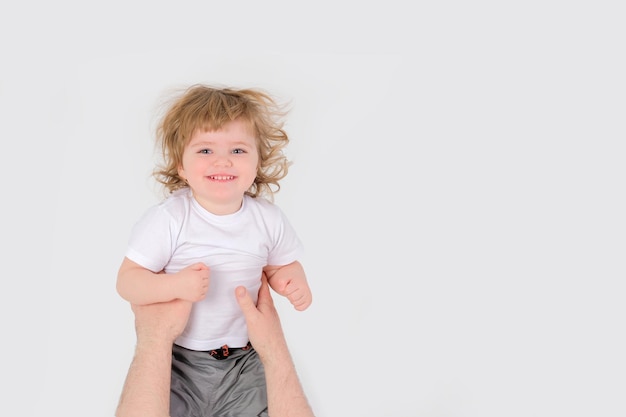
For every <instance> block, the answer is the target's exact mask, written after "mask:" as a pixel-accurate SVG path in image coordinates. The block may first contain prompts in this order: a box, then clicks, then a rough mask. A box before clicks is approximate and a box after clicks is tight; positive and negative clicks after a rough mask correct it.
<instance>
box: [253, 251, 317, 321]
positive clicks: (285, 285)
mask: <svg viewBox="0 0 626 417" xmlns="http://www.w3.org/2000/svg"><path fill="white" fill-rule="evenodd" d="M263 272H265V275H266V276H267V281H268V283H269V284H270V287H272V289H273V290H274V291H276V292H277V293H278V294H280V295H282V296H284V297H287V299H288V300H289V302H291V304H292V305H293V306H294V308H295V309H296V310H298V311H302V310H306V309H307V308H308V307H309V306H310V305H311V302H312V301H313V295H312V294H311V289H310V288H309V284H308V282H307V279H306V275H305V273H304V268H302V265H301V264H300V262H298V261H295V262H292V263H290V264H287V265H282V266H279V265H268V266H266V267H265V268H263Z"/></svg>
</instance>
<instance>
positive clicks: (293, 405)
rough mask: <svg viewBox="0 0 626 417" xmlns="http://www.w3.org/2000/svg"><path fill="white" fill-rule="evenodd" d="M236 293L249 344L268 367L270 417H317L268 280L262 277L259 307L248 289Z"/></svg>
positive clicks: (266, 368) (238, 288)
mask: <svg viewBox="0 0 626 417" xmlns="http://www.w3.org/2000/svg"><path fill="white" fill-rule="evenodd" d="M235 293H236V295H237V302H238V303H239V306H240V307H241V310H242V311H243V313H244V314H245V316H246V322H247V324H248V332H249V337H250V342H251V343H252V346H253V347H254V349H255V350H256V351H257V353H258V354H259V357H260V358H261V362H262V363H263V367H264V368H265V379H266V382H267V396H268V398H267V399H268V413H269V415H270V416H271V417H314V414H313V410H312V409H311V406H310V405H309V402H308V400H307V398H306V395H305V394H304V390H303V389H302V385H301V383H300V380H299V378H298V375H297V373H296V368H295V365H294V363H293V360H292V358H291V354H290V353H289V349H288V348H287V342H286V340H285V335H284V333H283V329H282V326H281V323H280V318H279V317H278V312H277V311H276V308H275V307H274V301H273V300H272V296H271V294H270V290H269V287H268V284H267V280H266V279H265V278H263V282H262V284H261V288H260V289H259V298H258V302H257V305H256V306H255V305H254V302H253V301H252V298H250V295H249V294H248V293H247V291H246V289H245V287H237V288H236V290H235Z"/></svg>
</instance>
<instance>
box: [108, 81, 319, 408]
mask: <svg viewBox="0 0 626 417" xmlns="http://www.w3.org/2000/svg"><path fill="white" fill-rule="evenodd" d="M284 114H285V113H284V112H282V111H281V110H280V108H279V107H278V105H277V104H276V102H275V101H274V100H273V99H272V98H271V97H270V96H269V95H268V94H267V93H265V92H263V91H261V90H254V89H239V90H237V89H230V88H213V87H210V86H204V85H194V86H192V87H190V88H189V89H187V90H186V91H185V92H184V94H182V95H181V96H180V97H179V98H178V99H177V100H176V101H175V102H174V103H173V104H172V105H171V107H169V109H168V111H167V112H166V114H165V115H164V117H163V119H162V120H161V124H160V125H159V127H158V130H157V139H158V141H157V143H158V144H159V145H160V149H161V151H162V156H163V160H164V163H163V165H162V166H160V167H157V169H155V171H154V176H155V178H156V180H157V181H158V182H160V183H161V184H163V185H164V186H165V188H166V189H167V190H168V191H169V195H168V197H167V198H165V199H164V200H163V201H162V202H160V203H159V204H156V205H155V206H153V207H151V208H150V209H148V211H147V212H146V213H145V214H144V215H143V216H142V217H141V218H140V219H139V221H138V222H137V223H136V224H135V226H134V227H133V230H132V233H131V236H130V240H129V246H128V249H127V251H126V256H125V258H124V260H123V262H122V265H121V266H120V270H119V273H118V278H117V290H118V292H119V294H120V295H121V296H122V297H123V298H124V299H126V300H127V301H129V302H130V303H132V304H137V305H145V304H151V303H159V302H165V301H170V300H174V299H183V300H187V301H189V302H192V303H193V306H192V311H191V315H190V318H189V321H188V323H187V326H186V328H185V330H184V332H183V333H182V335H180V336H179V337H178V338H177V339H176V341H175V343H174V346H173V362H172V384H171V402H170V404H171V406H170V408H171V416H172V417H180V416H187V415H194V416H196V415H198V416H212V415H215V416H217V415H222V414H224V413H225V411H224V410H228V415H240V416H246V415H250V416H253V415H254V416H256V415H260V416H263V415H267V410H266V408H267V395H266V387H265V377H264V373H263V367H262V365H261V362H260V360H259V358H258V356H257V354H256V352H255V350H254V347H253V346H251V345H250V343H249V340H248V333H247V327H246V321H245V317H244V316H243V314H242V312H241V309H240V308H239V306H238V304H237V300H236V298H235V288H236V287H238V286H240V285H243V286H245V287H246V288H247V289H248V293H249V294H258V290H259V287H260V286H261V276H262V274H265V275H266V277H267V280H268V282H269V285H270V287H271V288H272V289H273V290H274V291H275V292H277V293H278V294H280V295H283V296H285V297H287V299H288V300H289V301H290V302H291V304H292V305H293V306H294V308H295V309H296V310H300V311H301V310H305V309H306V308H307V307H309V305H310V304H311V301H312V295H311V291H310V288H309V285H308V283H307V279H306V276H305V273H304V269H303V268H302V265H301V264H300V262H298V259H299V257H300V256H301V255H302V245H301V242H300V240H299V239H298V237H297V235H296V233H295V231H294V229H293V228H292V226H291V225H290V224H289V222H288V220H287V218H286V217H285V216H284V214H283V213H282V211H281V210H280V209H279V208H278V206H276V205H275V204H274V203H273V195H274V193H275V192H277V191H278V190H280V186H279V180H281V179H282V178H284V177H285V176H286V175H287V171H288V167H289V165H290V162H288V161H287V158H286V156H285V155H284V154H283V149H284V147H285V146H286V145H287V144H288V142H289V138H288V136H287V134H286V133H285V131H284V130H283V123H282V121H281V120H282V119H281V118H282V116H284ZM265 197H267V198H265ZM254 301H255V303H256V299H254Z"/></svg>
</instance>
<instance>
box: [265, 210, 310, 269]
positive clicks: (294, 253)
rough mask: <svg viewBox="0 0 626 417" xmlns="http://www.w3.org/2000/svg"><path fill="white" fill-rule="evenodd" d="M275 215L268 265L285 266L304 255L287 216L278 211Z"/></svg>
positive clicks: (302, 247)
mask: <svg viewBox="0 0 626 417" xmlns="http://www.w3.org/2000/svg"><path fill="white" fill-rule="evenodd" d="M277 215H278V222H277V227H276V230H275V235H274V236H273V238H274V239H273V240H274V246H273V247H272V249H271V250H270V253H269V256H268V265H287V264H290V263H292V262H295V261H297V260H298V259H300V258H301V257H302V256H303V255H304V246H303V245H302V242H301V241H300V239H299V238H298V235H297V233H296V231H295V229H294V228H293V226H292V225H291V223H290V222H289V219H287V216H285V214H284V213H283V212H282V211H281V210H280V209H278V213H277Z"/></svg>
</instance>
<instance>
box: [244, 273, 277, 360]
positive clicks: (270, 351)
mask: <svg viewBox="0 0 626 417" xmlns="http://www.w3.org/2000/svg"><path fill="white" fill-rule="evenodd" d="M235 295H236V297H237V302H238V303H239V307H240V308H241V311H243V314H244V316H245V317H246V323H247V325H248V337H249V338H250V343H251V344H252V346H253V347H254V349H255V350H256V351H257V353H258V354H259V356H260V357H261V360H262V361H263V362H265V361H267V360H271V359H272V357H273V356H275V355H274V354H275V353H280V354H285V352H286V351H287V346H286V342H285V336H284V333H283V329H282V326H281V324H280V318H279V317H278V312H277V311H276V308H275V306H274V300H273V299H272V295H271V294H270V289H269V285H268V283H267V278H266V276H265V274H263V276H262V278H261V287H260V288H259V297H258V300H257V304H256V306H255V305H254V301H252V298H251V297H250V294H248V291H247V290H246V288H245V287H243V286H239V287H237V288H236V289H235Z"/></svg>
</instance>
